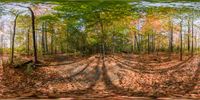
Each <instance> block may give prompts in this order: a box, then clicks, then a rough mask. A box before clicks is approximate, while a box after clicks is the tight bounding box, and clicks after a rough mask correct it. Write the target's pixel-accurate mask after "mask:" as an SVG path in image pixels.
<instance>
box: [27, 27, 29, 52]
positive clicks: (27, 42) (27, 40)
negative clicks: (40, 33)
mask: <svg viewBox="0 0 200 100" xmlns="http://www.w3.org/2000/svg"><path fill="white" fill-rule="evenodd" d="M29 32H30V29H28V32H27V55H28V56H29V55H30V39H29V37H30V36H29V35H30V34H29Z"/></svg>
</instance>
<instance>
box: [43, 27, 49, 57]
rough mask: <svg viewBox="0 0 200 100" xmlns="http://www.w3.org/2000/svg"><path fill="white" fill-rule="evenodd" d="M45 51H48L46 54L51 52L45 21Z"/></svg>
mask: <svg viewBox="0 0 200 100" xmlns="http://www.w3.org/2000/svg"><path fill="white" fill-rule="evenodd" d="M44 29H45V34H44V35H45V52H46V54H48V53H49V49H48V41H47V38H48V36H47V25H46V23H45V28H44Z"/></svg>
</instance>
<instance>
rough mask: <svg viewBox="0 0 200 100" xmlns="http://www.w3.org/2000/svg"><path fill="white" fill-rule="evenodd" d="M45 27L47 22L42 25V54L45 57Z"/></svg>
mask: <svg viewBox="0 0 200 100" xmlns="http://www.w3.org/2000/svg"><path fill="white" fill-rule="evenodd" d="M44 25H45V22H43V23H42V54H43V55H44V54H45V38H44V37H45V36H44V35H45V30H44V27H45V26H44Z"/></svg>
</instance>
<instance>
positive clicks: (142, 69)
mask: <svg viewBox="0 0 200 100" xmlns="http://www.w3.org/2000/svg"><path fill="white" fill-rule="evenodd" d="M112 59H113V60H114V61H115V62H116V63H117V65H118V66H119V67H120V68H124V69H127V70H130V71H134V72H137V73H148V74H153V73H160V74H166V73H167V72H168V71H175V70H180V69H182V68H184V67H186V66H185V65H184V64H185V63H187V62H189V61H192V57H190V58H188V59H187V60H185V61H183V62H181V63H179V64H176V65H174V66H172V67H169V68H163V69H150V68H145V67H136V66H140V65H136V66H133V65H130V64H127V63H125V62H122V61H120V60H119V59H116V58H114V57H112ZM126 66H127V67H126Z"/></svg>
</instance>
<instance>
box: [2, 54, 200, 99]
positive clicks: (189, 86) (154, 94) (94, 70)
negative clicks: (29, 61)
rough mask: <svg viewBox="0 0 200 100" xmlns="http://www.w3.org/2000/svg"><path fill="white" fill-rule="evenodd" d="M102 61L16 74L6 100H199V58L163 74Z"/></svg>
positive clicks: (113, 61)
mask: <svg viewBox="0 0 200 100" xmlns="http://www.w3.org/2000/svg"><path fill="white" fill-rule="evenodd" d="M100 58H101V57H99V56H92V57H90V58H87V59H83V60H80V61H77V62H75V63H68V64H58V65H57V66H55V65H52V66H48V67H41V68H38V69H37V70H35V71H34V72H33V73H32V74H31V75H25V74H21V73H20V74H19V73H13V75H14V76H12V77H10V79H12V78H13V79H19V81H17V80H15V82H16V83H17V82H18V84H12V86H11V85H10V84H11V83H12V82H7V86H8V91H7V92H6V93H5V95H6V96H7V97H5V98H14V97H20V98H66V97H70V98H82V99H83V98H93V99H97V98H98V99H102V98H104V99H105V98H107V99H116V98H118V99H120V98H121V99H141V100H143V99H147V100H148V99H149V98H143V97H150V98H160V97H166V96H170V97H179V98H180V97H184V98H188V97H191V98H197V97H199V98H200V85H199V83H200V75H199V74H200V73H199V72H200V67H199V62H200V61H199V57H194V58H192V59H190V60H188V61H186V62H185V63H182V64H181V65H177V68H166V69H167V70H166V71H165V72H163V73H164V74H163V73H162V72H160V71H159V70H163V68H160V69H159V68H156V69H155V70H153V71H151V70H148V69H143V70H141V69H138V66H135V67H134V65H131V64H130V63H127V64H123V63H120V62H125V61H127V60H126V59H123V58H117V59H120V62H119V60H116V59H113V58H112V57H109V56H107V57H106V58H105V59H104V60H102V59H100ZM64 63H65V62H64ZM66 63H67V61H66ZM119 63H120V64H121V66H120V65H119ZM122 66H124V67H122ZM180 66H181V67H180ZM173 67H174V66H173ZM175 67H176V66H175ZM130 69H137V71H134V70H130ZM148 71H151V73H147V72H148ZM9 91H12V93H11V92H9ZM138 96H139V97H138ZM141 96H142V97H141ZM136 97H137V98H136ZM160 99H162V98H160ZM163 99H164V98H163Z"/></svg>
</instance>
